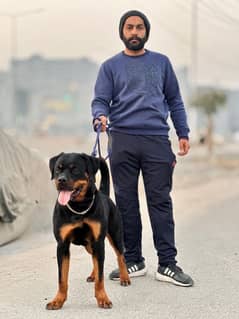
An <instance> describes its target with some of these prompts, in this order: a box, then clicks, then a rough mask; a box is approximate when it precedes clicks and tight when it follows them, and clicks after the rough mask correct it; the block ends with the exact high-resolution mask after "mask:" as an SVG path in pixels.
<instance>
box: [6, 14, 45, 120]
mask: <svg viewBox="0 0 239 319" xmlns="http://www.w3.org/2000/svg"><path fill="white" fill-rule="evenodd" d="M44 11H45V9H43V8H38V9H33V10H25V11H20V12H15V13H10V12H0V16H1V17H7V18H10V22H11V35H10V37H11V38H10V42H11V58H10V60H11V62H13V60H14V59H16V58H17V55H18V19H19V18H23V17H25V16H29V15H32V14H39V13H42V12H44ZM11 93H12V94H11V95H12V114H15V116H16V119H15V118H14V115H13V118H14V121H15V120H17V111H18V110H17V105H16V102H17V101H16V70H15V68H14V65H13V64H12V86H11ZM16 122H17V121H16ZM16 124H17V123H16Z"/></svg>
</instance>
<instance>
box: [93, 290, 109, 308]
mask: <svg viewBox="0 0 239 319" xmlns="http://www.w3.org/2000/svg"><path fill="white" fill-rule="evenodd" d="M95 296H96V300H97V303H98V306H99V307H100V308H104V309H109V308H112V306H113V304H112V302H111V301H110V300H109V298H108V296H107V294H106V292H105V291H98V292H96V295H95Z"/></svg>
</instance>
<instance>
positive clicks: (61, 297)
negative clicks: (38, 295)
mask: <svg viewBox="0 0 239 319" xmlns="http://www.w3.org/2000/svg"><path fill="white" fill-rule="evenodd" d="M69 247H70V243H69V242H58V245H57V263H58V284H59V288H58V292H57V294H56V296H55V298H54V299H53V300H52V301H51V302H49V303H48V304H47V305H46V309H48V310H57V309H60V308H61V307H62V306H63V304H64V302H65V300H66V298H67V288H68V273H69V265H70V250H69Z"/></svg>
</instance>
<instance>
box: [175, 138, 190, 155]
mask: <svg viewBox="0 0 239 319" xmlns="http://www.w3.org/2000/svg"><path fill="white" fill-rule="evenodd" d="M189 149H190V144H189V140H187V139H186V138H180V140H179V152H178V155H180V156H184V155H186V154H187V153H188V151H189Z"/></svg>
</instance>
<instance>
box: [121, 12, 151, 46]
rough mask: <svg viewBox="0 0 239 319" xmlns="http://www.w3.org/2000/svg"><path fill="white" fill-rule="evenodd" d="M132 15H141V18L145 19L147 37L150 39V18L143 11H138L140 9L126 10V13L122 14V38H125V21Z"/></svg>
mask: <svg viewBox="0 0 239 319" xmlns="http://www.w3.org/2000/svg"><path fill="white" fill-rule="evenodd" d="M132 16H136V17H140V18H141V19H143V21H144V25H145V28H146V39H147V40H148V37H149V32H150V23H149V20H148V18H147V17H146V15H145V14H143V13H142V12H140V11H138V10H130V11H127V12H125V14H123V15H122V17H121V19H120V23H119V34H120V39H121V40H122V39H123V27H124V24H125V21H126V20H127V19H128V18H129V17H132Z"/></svg>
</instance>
